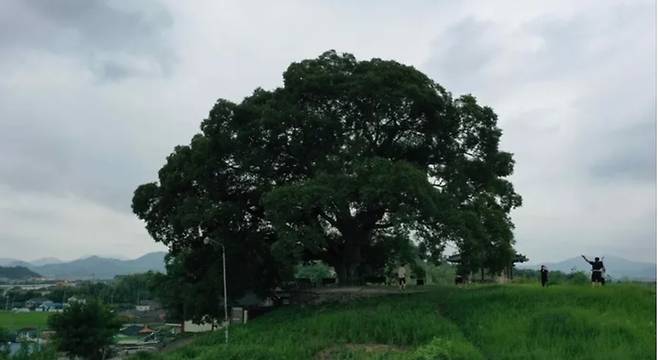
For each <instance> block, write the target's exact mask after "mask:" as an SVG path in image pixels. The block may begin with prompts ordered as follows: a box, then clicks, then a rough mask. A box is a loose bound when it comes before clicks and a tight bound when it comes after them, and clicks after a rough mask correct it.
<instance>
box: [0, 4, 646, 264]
mask: <svg viewBox="0 0 658 360" xmlns="http://www.w3.org/2000/svg"><path fill="white" fill-rule="evenodd" d="M66 4H68V5H71V4H75V3H66ZM66 4H65V5H66ZM44 6H46V7H50V5H49V3H46V2H41V1H37V0H30V1H27V2H18V1H7V2H2V3H1V4H0V55H2V56H0V73H2V74H3V77H2V78H0V191H1V195H2V197H0V211H1V213H0V226H2V227H3V231H2V233H1V234H0V255H2V256H3V257H5V256H16V257H22V258H31V257H40V256H51V255H57V254H61V253H64V254H68V255H67V256H63V257H68V258H70V257H75V256H79V255H83V254H89V253H96V252H104V251H106V250H107V251H110V250H112V246H113V245H112V246H110V245H109V244H118V243H117V241H119V240H117V239H127V240H125V241H126V243H122V245H121V248H120V250H118V251H116V252H114V253H117V252H121V253H124V254H126V255H127V256H138V255H141V253H143V252H144V251H146V250H147V249H149V248H150V246H152V247H156V245H155V244H154V243H153V242H152V240H150V239H149V238H148V235H147V234H146V232H145V231H144V230H143V227H142V226H141V224H140V223H139V222H138V221H137V220H136V219H135V217H134V215H132V214H131V212H130V209H129V205H130V198H131V196H132V191H133V190H134V188H135V187H136V186H137V185H139V184H140V183H144V182H147V181H152V180H155V178H156V173H157V170H158V169H159V168H160V166H161V165H162V164H163V163H164V160H165V157H166V156H167V155H168V154H169V153H170V151H171V150H172V149H173V147H174V146H175V145H177V144H183V143H187V142H189V139H190V138H191V136H192V135H193V134H194V133H195V132H196V131H197V129H198V125H199V123H200V121H201V120H202V119H203V118H204V117H205V116H206V115H207V113H208V110H209V109H210V106H211V105H212V103H213V102H214V101H215V100H216V99H217V98H218V97H222V98H228V99H231V100H234V101H239V100H240V99H241V98H243V97H244V96H247V95H249V94H250V93H251V92H252V91H253V89H254V88H256V87H259V86H260V87H263V88H266V89H270V88H273V87H276V86H280V85H281V79H282V78H281V74H282V72H283V71H284V70H285V68H286V67H287V66H288V64H290V63H291V62H293V61H299V60H302V59H304V58H311V57H316V56H317V55H319V54H320V53H322V52H323V51H325V50H328V49H336V50H337V51H340V52H352V53H354V54H355V55H356V56H357V57H358V58H360V59H368V58H371V57H380V58H385V59H394V60H397V61H400V62H403V63H406V64H409V65H413V66H415V67H416V68H418V69H420V70H422V71H424V72H425V73H427V74H428V75H429V76H431V77H432V78H434V79H435V80H436V81H437V82H439V83H440V84H442V85H444V86H445V87H446V88H447V89H448V90H449V91H452V92H453V93H455V94H456V95H458V94H461V93H464V92H471V93H473V94H474V95H475V96H476V97H478V99H479V101H480V102H481V103H483V104H487V105H490V106H492V107H493V108H494V109H495V110H496V112H497V113H498V114H499V116H500V124H501V127H502V128H503V131H504V135H503V144H502V145H503V149H504V150H508V151H511V152H513V153H515V159H516V160H517V167H516V173H515V175H514V176H513V181H514V183H515V185H516V187H517V189H518V191H519V192H520V193H521V195H523V196H524V199H525V204H524V207H523V208H521V209H519V210H516V211H515V212H514V214H513V216H514V220H515V222H516V224H517V231H516V235H517V240H518V244H517V247H518V248H519V250H520V251H522V252H524V253H526V254H527V255H528V256H529V257H530V258H532V259H533V261H534V260H536V261H538V262H539V261H553V260H561V259H563V258H565V257H570V256H572V255H574V254H580V253H582V252H591V253H596V252H597V251H598V252H600V253H612V252H614V253H616V254H617V255H620V256H626V257H628V258H631V259H639V260H655V247H656V245H655V236H656V224H655V194H656V189H655V181H656V180H655V157H654V155H655V153H654V150H653V149H655V143H656V139H655V131H654V130H655V116H656V114H655V101H656V92H655V79H656V72H655V66H656V58H655V51H656V39H655V28H656V19H655V3H653V2H651V1H638V2H633V3H628V4H626V3H619V2H615V1H605V2H601V1H578V2H573V1H551V2H518V1H496V2H488V1H481V2H459V3H457V2H443V3H438V2H431V1H420V2H415V3H412V4H405V6H401V5H400V3H399V2H380V1H377V2H375V1H360V2H312V3H311V2H306V1H279V2H277V3H276V5H272V3H270V2H257V1H234V2H230V1H223V2H214V1H208V2H205V3H200V4H197V5H196V6H186V5H185V4H183V3H182V2H179V1H174V0H164V1H163V2H157V1H140V2H131V3H130V4H127V5H126V4H123V3H108V2H103V1H97V0H95V1H92V2H90V5H89V6H86V7H83V8H80V7H79V6H75V5H73V6H68V7H67V6H55V10H56V11H55V12H54V13H53V12H52V11H44V8H43V7H44ZM81 11H86V12H87V14H88V16H83V15H81V14H80V13H79V12H81ZM9 14H12V15H11V16H10V15H9ZM26 24H27V26H26ZM15 28H19V29H21V31H16V29H15ZM4 30H7V31H4ZM8 31H9V32H8ZM10 33H11V34H13V35H11V36H9V35H8V34H10ZM39 199H42V200H43V202H40V201H38V200H39ZM58 207H61V208H62V210H61V211H56V209H57V208H58ZM44 208H47V209H48V211H43V209H44ZM54 214H57V215H56V216H55V215H54ZM81 217H83V218H84V219H85V224H83V225H82V227H81V228H78V229H76V230H71V231H72V232H74V235H75V236H70V234H67V232H66V229H67V227H75V226H76V224H77V225H79V224H80V223H79V221H78V219H79V218H81ZM9 219H10V220H9ZM53 229H54V230H56V231H53ZM92 234H96V236H92ZM98 234H101V235H98ZM121 241H123V240H121ZM26 244H30V246H27V245H26ZM64 249H66V251H64ZM94 249H98V251H94ZM57 256H62V255H57Z"/></svg>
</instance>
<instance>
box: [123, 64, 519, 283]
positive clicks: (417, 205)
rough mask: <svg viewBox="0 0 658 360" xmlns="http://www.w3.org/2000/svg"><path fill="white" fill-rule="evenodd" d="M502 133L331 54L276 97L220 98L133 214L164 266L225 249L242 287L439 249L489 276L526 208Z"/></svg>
mask: <svg viewBox="0 0 658 360" xmlns="http://www.w3.org/2000/svg"><path fill="white" fill-rule="evenodd" d="M501 134H502V131H501V130H500V129H499V128H498V127H497V116H496V114H495V113H494V111H493V110H492V109H491V108H489V107H486V106H481V105H479V104H478V103H477V102H476V99H475V98H474V97H473V96H471V95H464V96H460V97H458V98H453V97H452V95H451V94H450V93H449V92H448V91H446V90H445V89H444V88H443V87H441V86H440V85H438V84H437V83H435V82H434V81H433V80H431V79H430V78H429V77H427V76H426V75H424V74H423V73H421V72H419V71H418V70H416V69H414V68H413V67H411V66H406V65H402V64H399V63H397V62H395V61H385V60H381V59H371V60H368V61H358V60H357V59H356V58H355V57H354V56H353V55H350V54H339V53H336V52H335V51H328V52H326V53H324V54H322V55H321V56H320V57H318V58H316V59H310V60H304V61H301V62H298V63H293V64H291V65H290V66H289V67H288V69H287V70H286V71H285V72H284V74H283V86H282V87H279V88H276V89H274V90H272V91H267V90H263V89H256V90H255V91H254V93H253V94H252V95H250V96H248V97H246V98H245V99H244V100H243V101H241V102H240V103H237V104H236V103H233V102H230V101H228V100H223V99H220V100H218V101H217V102H216V103H215V104H214V106H213V108H212V110H211V111H210V113H209V116H208V118H207V119H205V120H203V122H202V123H201V133H200V134H197V135H195V136H194V137H193V138H192V141H191V143H190V144H189V145H185V146H177V147H176V148H175V149H174V152H173V153H172V154H171V155H170V156H169V157H168V158H167V162H166V164H165V165H164V166H163V167H162V169H161V170H160V171H159V173H158V182H154V183H148V184H144V185H141V186H140V187H138V188H137V190H136V191H135V195H134V198H133V211H134V212H135V213H136V214H137V215H138V216H139V218H141V219H143V220H144V221H145V222H146V227H147V229H148V231H149V233H150V234H151V236H152V237H153V238H154V239H155V240H156V241H159V242H162V243H164V244H166V245H168V246H169V248H170V250H171V253H172V254H181V253H183V252H184V253H185V254H186V255H185V256H196V257H198V258H207V257H208V256H209V255H208V253H209V252H208V247H207V246H206V245H204V244H203V241H202V239H203V238H204V237H211V238H213V239H215V240H217V241H219V242H221V243H222V244H224V245H225V247H226V251H227V254H228V257H227V260H228V262H229V274H231V273H233V274H235V273H236V272H237V273H239V274H241V276H243V278H244V279H243V280H242V281H240V282H239V283H240V284H242V286H251V287H264V286H265V287H266V286H268V285H271V283H272V282H275V281H278V280H280V279H282V278H285V277H286V276H290V275H291V273H292V268H293V266H294V265H295V264H296V263H297V262H298V261H300V260H308V259H318V260H323V261H325V262H326V263H328V264H330V265H331V266H333V267H334V268H335V270H336V272H337V274H338V277H339V280H340V281H341V282H343V283H345V282H352V281H358V280H359V279H360V278H361V277H362V276H363V275H364V274H366V273H368V272H370V271H375V270H378V269H382V268H383V267H384V265H385V263H386V262H387V261H388V260H390V259H392V258H395V257H396V256H398V254H401V253H404V252H408V251H409V249H418V250H419V251H420V253H421V256H423V257H425V258H428V259H434V260H437V259H438V258H439V257H440V256H441V254H442V252H443V249H444V246H445V244H446V243H447V242H452V243H454V244H456V245H457V246H458V247H459V248H460V249H462V250H463V252H464V253H465V254H473V256H472V259H473V262H474V263H478V264H479V265H484V264H485V263H492V264H493V263H495V262H497V261H499V260H500V256H512V254H513V251H512V250H511V246H512V244H513V235H512V228H513V224H512V222H511V219H510V217H509V212H510V210H511V209H512V208H514V207H517V206H520V204H521V197H520V196H519V195H518V194H516V192H515V191H514V188H513V186H512V184H511V182H509V181H508V180H507V179H506V178H507V177H508V176H509V175H511V174H512V171H513V168H514V161H513V159H512V155H511V154H510V153H507V152H504V151H501V150H500V149H499V140H500V137H501ZM492 249H494V250H492ZM487 254H496V256H490V255H487ZM206 260H208V259H206ZM494 260H495V261H494ZM189 263H193V264H194V265H191V266H190V268H189V269H188V271H189V272H192V273H194V272H195V271H199V272H203V271H205V270H203V271H202V269H200V268H201V267H203V266H204V265H203V262H189ZM209 263H211V262H210V261H207V264H209ZM195 267H196V269H195ZM232 268H234V269H236V270H237V271H231V269H232ZM235 286H238V285H235ZM236 290H237V289H236Z"/></svg>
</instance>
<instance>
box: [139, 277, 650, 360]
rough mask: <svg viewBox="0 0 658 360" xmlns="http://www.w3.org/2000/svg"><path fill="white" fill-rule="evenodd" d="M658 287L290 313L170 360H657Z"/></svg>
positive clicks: (400, 301)
mask: <svg viewBox="0 0 658 360" xmlns="http://www.w3.org/2000/svg"><path fill="white" fill-rule="evenodd" d="M655 319H656V292H655V287H648V286H638V285H610V286H606V287H603V288H590V287H589V286H566V285H565V286H554V287H549V288H546V289H542V288H540V287H538V286H536V285H532V286H530V285H507V286H480V287H470V288H468V287H467V288H455V287H445V288H435V289H432V290H431V291H429V292H427V293H421V294H402V295H391V296H387V297H380V298H372V299H367V300H361V301H355V302H353V303H348V304H333V305H325V306H315V307H310V306H309V307H289V308H284V309H280V310H277V311H275V312H273V313H270V314H268V315H265V316H263V317H261V318H258V319H255V320H253V321H252V322H250V323H249V324H247V325H244V326H235V327H232V328H231V334H230V336H231V338H230V344H229V345H228V346H225V345H224V344H223V342H224V334H223V332H220V333H214V334H209V335H206V336H202V337H200V338H199V339H198V340H196V341H195V342H194V343H192V344H191V345H189V346H186V347H184V348H182V349H179V350H177V351H175V352H173V353H169V354H166V355H140V356H139V357H140V358H162V359H171V360H174V359H218V358H221V359H419V360H420V359H446V360H448V359H450V360H462V359H463V360H477V359H496V360H498V359H524V360H526V359H547V360H549V359H550V360H554V359H597V360H601V359H611V360H612V359H615V360H618V359H634V360H637V359H655V358H656V356H655V354H656V324H655Z"/></svg>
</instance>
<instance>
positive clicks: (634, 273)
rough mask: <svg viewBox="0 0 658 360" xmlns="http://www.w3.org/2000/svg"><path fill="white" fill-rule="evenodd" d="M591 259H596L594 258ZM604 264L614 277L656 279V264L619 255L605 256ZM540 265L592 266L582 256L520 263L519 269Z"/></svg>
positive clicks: (575, 268) (586, 269)
mask: <svg viewBox="0 0 658 360" xmlns="http://www.w3.org/2000/svg"><path fill="white" fill-rule="evenodd" d="M590 260H592V261H593V260H594V259H593V258H592V259H590ZM603 264H604V265H605V268H606V275H609V276H611V277H612V278H613V279H617V280H621V279H624V278H626V279H630V280H638V281H656V264H652V263H645V262H638V261H631V260H627V259H624V258H620V257H617V256H603ZM540 265H546V266H547V267H548V269H549V270H551V271H562V272H564V273H570V272H572V271H584V272H586V273H589V272H590V270H591V269H592V267H591V266H590V265H589V264H588V263H586V262H585V260H583V258H581V257H574V258H570V259H567V260H564V261H560V262H556V263H541V264H534V265H532V264H519V265H517V267H518V268H519V269H538V268H539V266H540Z"/></svg>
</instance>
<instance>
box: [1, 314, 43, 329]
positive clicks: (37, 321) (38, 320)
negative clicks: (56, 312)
mask: <svg viewBox="0 0 658 360" xmlns="http://www.w3.org/2000/svg"><path fill="white" fill-rule="evenodd" d="M49 315H50V314H49V313H47V312H24V313H15V312H11V311H0V328H4V329H7V330H18V329H21V328H27V327H33V328H39V329H45V328H46V326H47V322H48V316H49Z"/></svg>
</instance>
